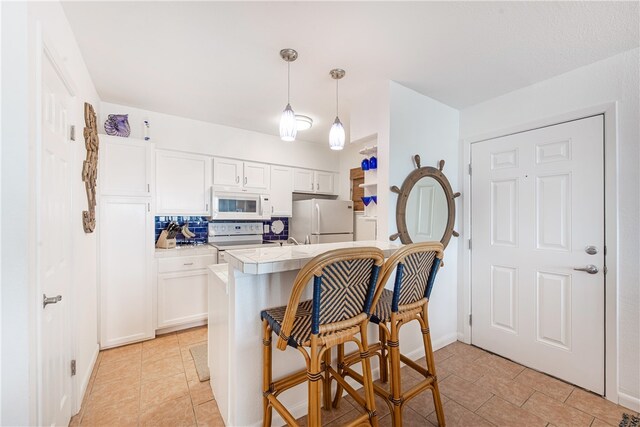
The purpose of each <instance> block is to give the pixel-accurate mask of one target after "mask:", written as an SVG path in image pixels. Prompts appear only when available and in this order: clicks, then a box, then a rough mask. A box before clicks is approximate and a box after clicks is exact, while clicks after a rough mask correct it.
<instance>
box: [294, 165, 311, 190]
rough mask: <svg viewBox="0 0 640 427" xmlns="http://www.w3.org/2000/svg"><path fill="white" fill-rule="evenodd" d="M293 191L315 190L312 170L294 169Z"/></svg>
mask: <svg viewBox="0 0 640 427" xmlns="http://www.w3.org/2000/svg"><path fill="white" fill-rule="evenodd" d="M293 191H299V192H302V193H313V192H315V186H314V184H313V171H311V170H308V169H294V171H293Z"/></svg>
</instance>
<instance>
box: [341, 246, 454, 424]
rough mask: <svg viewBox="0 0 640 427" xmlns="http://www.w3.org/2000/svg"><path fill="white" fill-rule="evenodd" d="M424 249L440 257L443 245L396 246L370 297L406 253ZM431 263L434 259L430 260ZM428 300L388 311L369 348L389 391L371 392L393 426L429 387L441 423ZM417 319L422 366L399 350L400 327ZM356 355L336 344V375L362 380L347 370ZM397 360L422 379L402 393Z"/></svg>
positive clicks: (399, 422) (375, 388) (442, 254)
mask: <svg viewBox="0 0 640 427" xmlns="http://www.w3.org/2000/svg"><path fill="white" fill-rule="evenodd" d="M425 251H435V252H436V257H435V258H436V259H439V260H442V258H443V256H444V253H443V246H442V244H441V243H439V242H424V243H414V244H410V245H407V246H404V247H402V248H400V249H398V250H397V251H396V252H395V253H394V254H393V255H392V256H391V257H390V258H389V259H388V260H387V262H385V264H384V266H383V268H382V272H381V275H382V284H381V285H380V287H379V288H378V290H377V292H378V295H375V296H374V300H375V301H378V300H379V299H380V296H381V295H382V292H383V290H384V284H385V283H386V282H387V281H388V280H389V278H390V277H391V274H393V272H394V271H395V270H396V268H397V266H398V264H399V263H401V262H402V261H403V260H404V259H405V258H406V257H407V256H409V255H411V254H413V253H417V252H425ZM434 262H435V259H434ZM428 307H429V300H428V299H427V298H426V297H425V298H422V299H420V300H418V301H415V302H413V303H411V304H406V305H400V306H399V307H398V311H397V312H393V311H392V313H391V320H390V322H389V323H388V324H383V323H380V324H379V331H380V341H379V342H378V343H375V344H372V345H371V346H370V347H369V356H368V357H372V356H374V355H377V356H378V357H379V358H380V360H381V362H380V379H381V381H382V382H387V381H388V380H389V379H390V380H391V386H390V390H389V391H387V390H385V389H384V388H382V387H380V386H378V385H376V384H374V386H373V388H374V392H375V393H376V394H377V395H379V396H381V397H383V398H384V399H385V402H386V403H387V405H388V406H389V410H390V412H391V414H392V419H393V425H394V426H395V427H400V426H402V410H403V408H404V405H405V404H406V403H407V402H408V401H409V400H411V399H412V398H414V397H416V396H417V395H418V394H420V393H421V392H422V391H424V390H426V389H431V391H432V394H433V403H434V405H435V408H436V416H437V418H438V424H439V425H440V426H444V425H445V418H444V410H443V408H442V401H441V398H440V390H439V388H438V379H437V376H436V367H435V359H434V356H433V347H432V344H431V335H430V333H429V316H428ZM413 320H417V321H418V322H419V323H420V330H421V332H422V339H423V344H424V349H425V359H426V362H427V366H426V368H425V367H423V366H420V365H419V364H418V363H416V362H414V361H413V360H411V359H409V358H408V357H406V356H405V355H403V354H401V353H400V341H399V337H400V328H401V327H402V326H403V325H405V324H407V323H409V322H411V321H413ZM360 357H361V356H360V354H358V353H351V354H349V355H346V356H345V355H344V346H343V345H340V346H338V375H340V376H342V377H343V378H345V377H347V376H350V377H352V378H353V379H355V380H356V381H358V382H360V383H363V380H364V379H363V378H362V375H360V374H358V373H357V372H356V371H354V370H353V369H351V366H352V365H353V364H355V363H357V362H359V361H360ZM400 362H403V363H404V364H406V365H407V366H409V367H410V368H412V369H414V370H415V371H416V372H419V373H420V374H422V375H423V376H424V378H425V379H424V380H423V381H421V382H420V383H418V384H416V385H415V386H413V387H412V388H411V389H409V390H407V391H406V392H403V391H402V384H401V380H400ZM340 386H341V382H338V389H337V391H336V396H335V398H334V400H333V406H334V408H337V407H338V406H339V402H340V398H341V397H342V389H341V387H340Z"/></svg>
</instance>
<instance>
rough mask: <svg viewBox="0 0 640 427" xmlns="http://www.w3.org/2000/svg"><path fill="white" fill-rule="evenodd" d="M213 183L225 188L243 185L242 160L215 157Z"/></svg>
mask: <svg viewBox="0 0 640 427" xmlns="http://www.w3.org/2000/svg"><path fill="white" fill-rule="evenodd" d="M213 185H215V186H217V187H225V188H241V187H242V161H240V160H232V159H220V158H218V157H215V158H214V159H213Z"/></svg>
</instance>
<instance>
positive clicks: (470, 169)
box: [469, 163, 471, 175]
mask: <svg viewBox="0 0 640 427" xmlns="http://www.w3.org/2000/svg"><path fill="white" fill-rule="evenodd" d="M469 175H471V163H469Z"/></svg>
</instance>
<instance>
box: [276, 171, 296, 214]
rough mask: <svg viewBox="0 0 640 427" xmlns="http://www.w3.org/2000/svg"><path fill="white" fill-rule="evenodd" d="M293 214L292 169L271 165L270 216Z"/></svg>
mask: <svg viewBox="0 0 640 427" xmlns="http://www.w3.org/2000/svg"><path fill="white" fill-rule="evenodd" d="M292 214H293V169H292V168H288V167H286V166H271V216H291V215H292Z"/></svg>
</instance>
